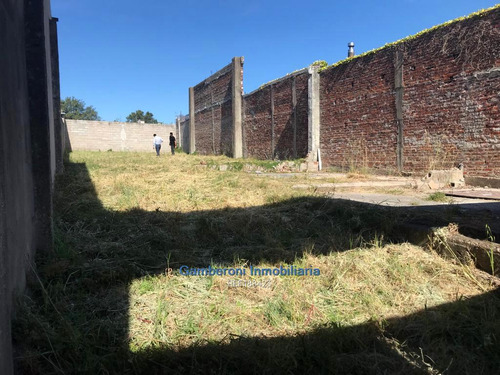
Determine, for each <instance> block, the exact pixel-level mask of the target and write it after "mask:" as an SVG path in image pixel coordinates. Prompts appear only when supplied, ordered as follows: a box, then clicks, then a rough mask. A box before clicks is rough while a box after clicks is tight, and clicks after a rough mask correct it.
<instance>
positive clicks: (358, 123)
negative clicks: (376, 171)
mask: <svg viewBox="0 0 500 375" xmlns="http://www.w3.org/2000/svg"><path fill="white" fill-rule="evenodd" d="M393 88H394V66H393V51H392V50H390V49H387V50H383V51H380V52H378V53H375V54H371V55H368V56H365V57H359V58H356V59H354V60H352V61H351V62H348V63H345V64H342V65H340V66H337V67H334V68H330V69H327V70H325V71H323V72H321V73H320V108H321V120H320V121H321V136H320V137H321V138H320V149H321V155H322V161H323V165H326V166H329V165H330V166H331V165H333V166H337V167H342V168H360V167H369V168H382V169H389V170H395V169H396V134H397V133H396V108H395V99H394V93H393V90H394V89H393Z"/></svg>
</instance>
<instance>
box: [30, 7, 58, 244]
mask: <svg viewBox="0 0 500 375" xmlns="http://www.w3.org/2000/svg"><path fill="white" fill-rule="evenodd" d="M24 9H25V36H26V69H27V73H28V96H29V116H30V133H31V149H32V153H31V160H32V168H33V182H34V202H35V215H34V222H35V246H36V248H37V250H42V251H47V250H50V249H52V187H53V177H54V174H55V155H54V154H55V153H54V146H55V143H54V138H53V136H54V127H53V124H54V123H53V116H54V112H53V107H52V73H51V66H50V65H51V58H50V31H49V29H50V28H49V27H48V23H49V20H48V18H47V17H49V16H50V15H49V13H50V6H49V4H48V2H46V1H43V2H42V1H37V0H25V2H24ZM53 167H54V168H53Z"/></svg>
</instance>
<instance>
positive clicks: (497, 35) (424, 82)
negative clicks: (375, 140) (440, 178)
mask: <svg viewBox="0 0 500 375" xmlns="http://www.w3.org/2000/svg"><path fill="white" fill-rule="evenodd" d="M404 47H405V57H404V69H403V72H404V73H403V77H404V78H403V80H404V86H405V89H404V90H405V91H404V103H405V104H404V121H405V130H404V135H405V137H404V155H405V158H404V168H405V169H406V170H425V169H429V168H445V167H449V166H453V165H458V164H459V163H463V164H464V168H465V169H464V174H466V175H474V176H490V175H495V176H500V114H499V113H500V111H499V105H500V104H499V103H500V95H499V92H500V70H499V66H500V10H499V9H497V10H495V11H493V12H490V13H488V14H486V15H483V16H482V17H474V18H471V19H466V20H464V21H461V22H457V23H454V24H452V25H449V26H445V27H441V28H439V29H437V30H435V31H434V32H431V33H428V34H424V35H422V36H421V37H419V38H416V39H414V40H412V41H410V42H408V43H406V45H405V46H404ZM495 68H496V69H495Z"/></svg>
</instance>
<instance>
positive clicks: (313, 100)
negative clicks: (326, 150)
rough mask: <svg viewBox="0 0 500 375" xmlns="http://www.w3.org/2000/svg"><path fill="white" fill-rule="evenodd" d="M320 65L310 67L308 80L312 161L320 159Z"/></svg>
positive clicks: (308, 145)
mask: <svg viewBox="0 0 500 375" xmlns="http://www.w3.org/2000/svg"><path fill="white" fill-rule="evenodd" d="M318 71H319V67H318V66H315V65H311V66H310V67H309V80H308V141H307V152H308V153H309V160H310V161H313V162H315V161H317V160H318V148H319V139H320V106H319V86H320V85H319V73H318Z"/></svg>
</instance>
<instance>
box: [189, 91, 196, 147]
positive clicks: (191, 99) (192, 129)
mask: <svg viewBox="0 0 500 375" xmlns="http://www.w3.org/2000/svg"><path fill="white" fill-rule="evenodd" d="M195 126H196V124H195V122H194V88H193V87H190V88H189V147H188V150H189V153H190V154H192V153H193V152H195V151H196V136H195V135H196V134H195Z"/></svg>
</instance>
